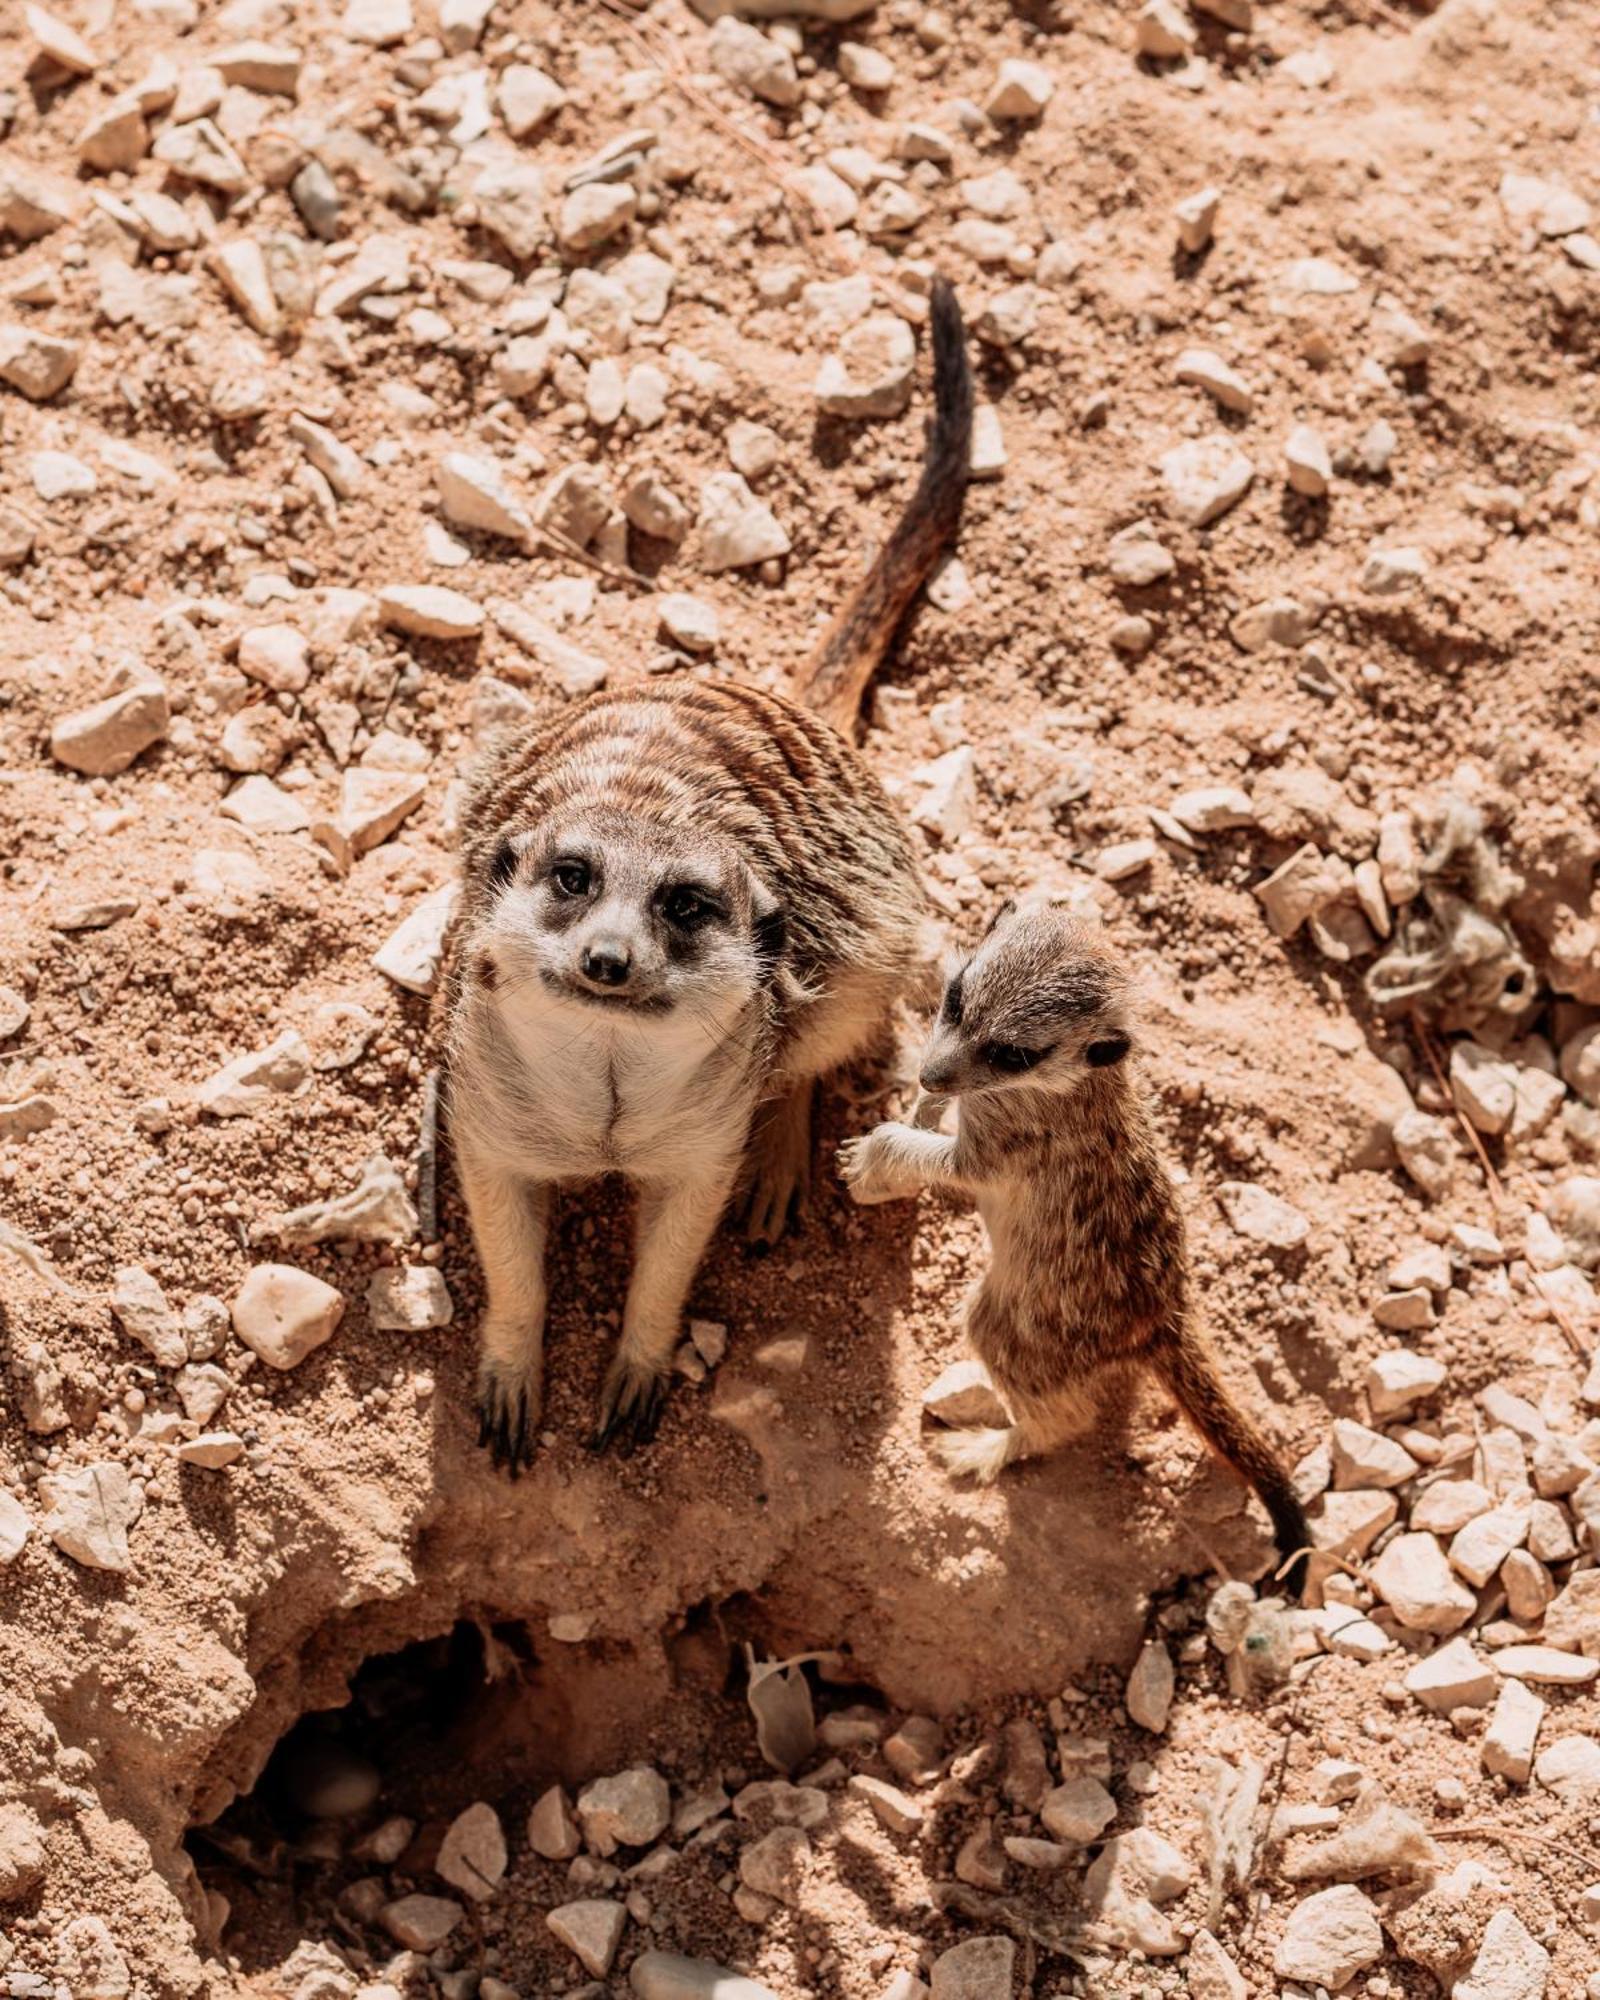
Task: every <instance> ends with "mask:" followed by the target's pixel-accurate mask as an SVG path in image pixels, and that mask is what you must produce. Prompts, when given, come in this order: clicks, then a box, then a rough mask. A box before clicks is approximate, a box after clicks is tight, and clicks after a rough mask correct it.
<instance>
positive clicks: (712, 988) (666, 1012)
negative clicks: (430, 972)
mask: <svg viewBox="0 0 1600 2000" xmlns="http://www.w3.org/2000/svg"><path fill="white" fill-rule="evenodd" d="M489 872H490V880H491V883H492V885H493V887H494V890H495V897H496V900H495V906H494V910H493V913H492V916H491V918H490V920H489V922H488V924H487V925H486V926H485V929H484V932H483V934H482V935H481V936H480V939H479V940H478V942H477V946H476V951H475V959H474V963H473V967H472V970H473V971H474V972H475V973H476V975H477V977H478V978H479V980H480V982H481V983H482V984H483V986H485V987H486V988H488V989H489V990H491V991H492V992H494V993H495V994H496V995H497V996H499V997H500V998H501V1000H502V1001H503V1002H504V1003H505V1004H508V1005H511V1004H516V1002H517V997H518V996H519V995H520V996H521V1004H522V1005H523V1007H524V1008H526V1007H527V1006H528V1005H530V1004H531V1002H532V1000H533V998H534V996H535V995H537V996H538V997H539V998H540V999H541V1000H543V1001H545V1002H554V1003H555V1004H557V1005H559V1006H561V1007H562V1008H564V1009H568V1010H571V1011H572V1012H574V1013H580V1012H587V1013H589V1014H591V1015H598V1014H603V1013H606V1012H609V1013H611V1014H612V1015H613V1016H614V1017H615V1018H617V1019H619V1020H633V1021H637V1022H641V1023H649V1022H651V1021H663V1020H667V1019H672V1018H676V1017H681V1018H684V1019H687V1020H689V1021H691V1022H692V1023H695V1024H698V1026H699V1027H700V1028H702V1029H705V1030H708V1031H709V1030H711V1029H714V1028H720V1027H723V1026H725V1025H726V1024H728V1023H730V1022H731V1021H733V1020H734V1019H735V1018H736V1017H737V1016H738V1015H739V1014H740V1013H741V1012H742V1011H743V1009H744V1008H745V1007H746V1006H748V1005H749V1003H750V1002H751V1001H752V1000H753V999H755V998H756V997H757V996H758V995H759V994H760V993H761V992H762V991H763V990H764V989H765V988H766V987H767V986H768V985H770V983H771V980H772V977H773V974H774V972H775V970H776V968H777V963H778V960H779V958H780V956H781V954H782V951H783V943H784V926H783V915H782V912H781V911H780V910H779V908H778V906H777V903H776V901H775V899H774V898H773V896H772V894H771V892H770V891H769V890H768V889H767V888H766V887H765V885H764V884H763V883H761V882H760V881H758V880H757V878H756V876H755V875H754V874H753V873H752V872H751V870H750V868H749V867H748V865H747V864H746V862H745V861H744V859H743V857H742V856H741V855H740V854H739V852H738V850H737V849H736V848H734V847H733V846H732V845H730V844H728V843H724V842H721V841H716V840H710V839H707V838H706V837H705V836H704V835H701V834H698V833H696V832H695V831H694V830H693V829H689V828H678V827H670V826H661V825H658V824H655V823H653V822H650V821H643V820H633V819H630V818H629V817H628V816H626V815H624V814H620V813H619V814H615V815H609V816H607V817H604V818H601V817H599V816H596V815H592V814H590V815H585V816H584V817H582V818H579V819H574V820H571V821H568V822H562V821H560V820H557V821H555V822H551V823H546V824H545V825H542V826H540V827H538V828H536V829H535V830H534V831H532V832H531V833H528V834H524V835H521V836H518V837H514V838H512V839H508V840H505V841H503V842H502V843H501V845H500V847H499V848H498V849H497V850H496V852H495V854H494V856H493V858H492V860H491V863H490V870H489ZM530 989H531V991H530Z"/></svg>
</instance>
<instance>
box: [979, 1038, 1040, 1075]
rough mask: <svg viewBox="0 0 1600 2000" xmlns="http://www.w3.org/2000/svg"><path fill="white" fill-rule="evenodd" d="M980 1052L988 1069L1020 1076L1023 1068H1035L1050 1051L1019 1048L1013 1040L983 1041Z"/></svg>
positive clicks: (1002, 1073)
mask: <svg viewBox="0 0 1600 2000" xmlns="http://www.w3.org/2000/svg"><path fill="white" fill-rule="evenodd" d="M980 1053H981V1054H982V1056H983V1060H984V1061H985V1062H986V1063H987V1064H988V1065H989V1067H990V1069H997V1070H999V1071H1000V1073H1001V1075H1002V1076H1021V1075H1022V1074H1023V1072H1024V1071H1025V1070H1030V1069H1035V1068H1037V1067H1038V1065H1039V1064H1040V1063H1042V1062H1043V1061H1044V1059H1045V1057H1046V1056H1047V1055H1049V1053H1050V1051H1049V1050H1048V1049H1024V1048H1019V1047H1018V1046H1017V1044H1016V1043H1015V1042H985V1043H984V1045H983V1048H982V1050H981V1051H980Z"/></svg>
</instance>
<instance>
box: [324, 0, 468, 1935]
mask: <svg viewBox="0 0 1600 2000" xmlns="http://www.w3.org/2000/svg"><path fill="white" fill-rule="evenodd" d="M350 4H351V6H352V8H354V7H370V6H372V5H374V0H350ZM383 4H389V0H383ZM408 11H409V0H408ZM466 1914H467V1913H466V1911H465V1910H464V1909H463V1908H462V1906H461V1904H459V1903H458V1902H457V1901H456V1900H455V1898H454V1897H453V1896H422V1895H416V1896H402V1897H401V1898H400V1899H399V1901H398V1902H395V1903H388V1904H386V1905H385V1906H384V1908H383V1909H382V1910H381V1911H380V1912H379V1914H378V1921H379V1922H380V1923H381V1924H382V1925H383V1927H384V1929H385V1930H386V1931H387V1932H388V1933H389V1935H390V1937H392V1938H393V1939H394V1941H395V1943H396V1944H400V1945H404V1946H405V1947H406V1949H407V1950H408V1951H424V1952H427V1951H437V1950H438V1949H439V1947H440V1945H442V1944H443V1943H444V1941H445V1939H446V1938H447V1937H448V1936H449V1935H450V1933H451V1932H452V1931H453V1930H454V1929H455V1927H456V1925H457V1924H459V1923H460V1921H461V1919H462V1918H463V1917H464V1916H465V1915H466Z"/></svg>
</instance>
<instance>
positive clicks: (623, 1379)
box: [589, 1354, 670, 1458]
mask: <svg viewBox="0 0 1600 2000" xmlns="http://www.w3.org/2000/svg"><path fill="white" fill-rule="evenodd" d="M669 1383H670V1377H669V1376H667V1375H664V1374H660V1373H658V1372H657V1370H655V1369H654V1368H651V1367H648V1366H646V1365H645V1364H643V1363H641V1362H637V1361H629V1360H627V1359H626V1358H625V1357H624V1356H623V1355H621V1354H619V1355H617V1357H616V1358H615V1360H614V1361H613V1362H612V1364H611V1367H610V1369H609V1370H608V1371H607V1374H606V1382H605V1387H604V1388H603V1389H602V1390H601V1392H600V1414H599V1419H598V1421H597V1422H596V1424H595V1430H594V1436H593V1437H592V1438H591V1439H590V1440H589V1449H590V1450H591V1451H604V1450H605V1449H606V1448H607V1446H608V1445H610V1444H611V1442H612V1440H613V1439H616V1440H617V1441H618V1443H619V1444H620V1447H621V1451H622V1456H623V1457H624V1458H630V1457H631V1456H632V1455H633V1452H634V1450H635V1449H636V1447H637V1446H639V1445H642V1444H649V1443H650V1442H651V1440H652V1439H653V1438H654V1437H655V1434H656V1431H657V1429H658V1428H659V1426H660V1423H661V1412H662V1409H663V1408H664V1407H665V1404H666V1400H667V1389H668V1386H669Z"/></svg>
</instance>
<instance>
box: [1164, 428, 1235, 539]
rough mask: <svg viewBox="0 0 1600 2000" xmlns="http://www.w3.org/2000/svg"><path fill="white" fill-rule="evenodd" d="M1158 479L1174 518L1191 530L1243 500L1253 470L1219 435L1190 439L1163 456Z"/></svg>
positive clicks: (1230, 439)
mask: <svg viewBox="0 0 1600 2000" xmlns="http://www.w3.org/2000/svg"><path fill="white" fill-rule="evenodd" d="M1161 477H1162V479H1163V480H1164V482H1165V483H1166V488H1167V504H1168V506H1169V507H1170V509H1171V511H1172V513H1173V514H1174V515H1175V516H1176V518H1177V519H1178V520H1180V521H1185V522H1187V523H1188V525H1189V526H1190V527H1192V528H1204V527H1208V526H1209V525H1210V524H1211V522H1213V521H1215V520H1218V519H1220V518H1221V516H1222V515H1224V514H1226V513H1227V512H1228V510H1229V508H1230V507H1234V506H1236V505H1237V504H1238V503H1239V501H1241V500H1242V499H1243V498H1244V496H1245V494H1246V493H1247V492H1248V491H1249V490H1250V482H1251V480H1253V479H1254V478H1255V467H1254V466H1253V465H1252V464H1251V462H1250V460H1249V459H1248V458H1246V457H1245V455H1244V453H1243V452H1242V451H1240V449H1239V447H1238V446H1237V445H1236V444H1235V443H1234V442H1233V440H1232V438H1230V437H1226V436H1222V435H1220V434H1219V435H1218V436H1215V437H1208V438H1195V439H1191V440H1190V441H1189V442H1188V443H1187V444H1180V445H1175V446H1174V447H1173V448H1172V450H1171V451H1168V452H1165V453H1163V455H1162V458H1161Z"/></svg>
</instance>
